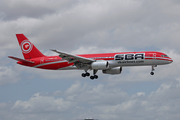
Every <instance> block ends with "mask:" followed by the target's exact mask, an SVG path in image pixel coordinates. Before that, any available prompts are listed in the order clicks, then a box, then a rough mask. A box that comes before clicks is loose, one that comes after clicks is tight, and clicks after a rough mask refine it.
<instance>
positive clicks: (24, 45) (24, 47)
mask: <svg viewBox="0 0 180 120" xmlns="http://www.w3.org/2000/svg"><path fill="white" fill-rule="evenodd" d="M32 47H33V45H32V44H31V43H30V42H29V41H28V40H24V41H22V43H21V49H22V52H23V53H26V54H27V53H29V52H31V50H32Z"/></svg>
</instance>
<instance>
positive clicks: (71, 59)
mask: <svg viewBox="0 0 180 120" xmlns="http://www.w3.org/2000/svg"><path fill="white" fill-rule="evenodd" d="M51 51H53V52H56V53H58V54H59V57H61V58H62V59H64V60H67V61H68V62H69V63H76V62H81V63H83V64H90V63H92V62H95V60H93V59H90V58H85V57H80V56H76V55H72V54H69V53H65V52H60V51H57V50H51Z"/></svg>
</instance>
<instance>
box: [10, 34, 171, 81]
mask: <svg viewBox="0 0 180 120" xmlns="http://www.w3.org/2000/svg"><path fill="white" fill-rule="evenodd" d="M16 37H17V39H18V42H19V45H20V47H21V50H22V53H23V56H24V59H21V58H17V57H13V56H8V57H9V58H12V59H14V60H17V61H18V62H17V64H20V65H24V66H28V67H34V68H40V69H48V70H72V69H79V70H84V71H85V72H84V73H82V77H86V76H90V73H89V72H88V70H93V75H91V76H90V79H92V80H93V79H97V78H98V75H96V73H97V71H98V70H102V73H104V74H121V72H122V67H126V66H151V67H152V68H151V72H150V74H151V75H154V72H153V71H154V70H155V69H154V67H157V65H165V64H169V63H172V62H173V60H172V59H171V58H170V57H168V56H167V55H166V54H164V53H162V52H155V51H141V52H117V53H98V54H81V55H72V54H69V53H65V52H61V51H58V50H52V51H53V52H56V53H57V54H59V55H58V56H45V55H43V54H42V53H41V52H40V51H39V50H38V49H37V48H36V47H35V46H34V44H32V43H31V42H30V41H29V40H28V39H27V38H26V37H25V36H24V35H23V34H16Z"/></svg>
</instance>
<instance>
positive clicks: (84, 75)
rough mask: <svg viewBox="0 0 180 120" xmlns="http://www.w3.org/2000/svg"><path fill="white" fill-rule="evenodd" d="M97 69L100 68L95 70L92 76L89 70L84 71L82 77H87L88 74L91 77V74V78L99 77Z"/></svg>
mask: <svg viewBox="0 0 180 120" xmlns="http://www.w3.org/2000/svg"><path fill="white" fill-rule="evenodd" d="M97 71H98V70H93V75H92V76H90V73H88V72H85V73H82V74H81V76H82V77H86V76H88V77H89V76H90V79H91V80H94V79H98V76H97V75H96V73H97Z"/></svg>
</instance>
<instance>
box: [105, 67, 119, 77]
mask: <svg viewBox="0 0 180 120" xmlns="http://www.w3.org/2000/svg"><path fill="white" fill-rule="evenodd" d="M102 72H103V73H104V74H112V75H114V74H121V72H122V67H120V68H119V67H116V68H112V69H108V70H102Z"/></svg>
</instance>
